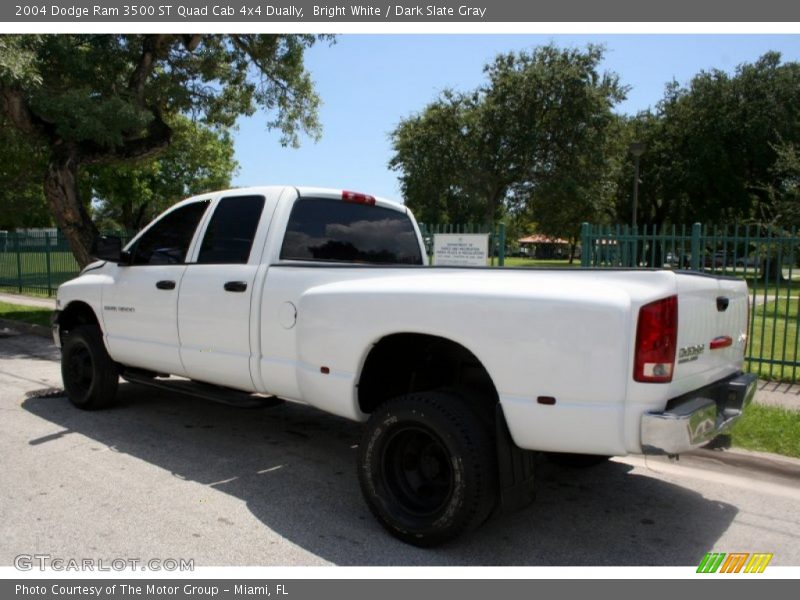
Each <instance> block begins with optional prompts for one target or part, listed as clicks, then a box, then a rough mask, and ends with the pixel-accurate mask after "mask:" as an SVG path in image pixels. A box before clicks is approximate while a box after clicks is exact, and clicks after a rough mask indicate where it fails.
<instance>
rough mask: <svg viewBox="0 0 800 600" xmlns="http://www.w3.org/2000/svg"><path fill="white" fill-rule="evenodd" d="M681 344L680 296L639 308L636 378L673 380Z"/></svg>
mask: <svg viewBox="0 0 800 600" xmlns="http://www.w3.org/2000/svg"><path fill="white" fill-rule="evenodd" d="M677 345H678V297H677V296H670V297H669V298H664V299H663V300H658V301H656V302H651V303H650V304H645V305H644V306H643V307H642V308H640V309H639V323H638V325H637V327H636V349H635V354H634V362H633V379H634V380H635V381H640V382H642V383H669V382H670V381H672V371H673V370H674V368H675V352H676V350H677Z"/></svg>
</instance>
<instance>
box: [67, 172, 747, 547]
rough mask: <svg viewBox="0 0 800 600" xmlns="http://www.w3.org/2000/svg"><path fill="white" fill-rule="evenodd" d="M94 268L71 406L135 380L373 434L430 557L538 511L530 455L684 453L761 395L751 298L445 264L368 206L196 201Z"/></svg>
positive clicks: (412, 535) (72, 354)
mask: <svg viewBox="0 0 800 600" xmlns="http://www.w3.org/2000/svg"><path fill="white" fill-rule="evenodd" d="M95 255H96V256H97V258H99V259H101V260H100V261H99V262H95V263H93V264H91V265H89V266H88V267H87V268H85V269H84V270H83V272H82V273H81V274H80V275H79V276H78V277H77V278H75V279H73V280H72V281H69V282H67V283H65V284H64V285H62V286H61V287H60V288H59V290H58V298H57V309H58V310H57V312H56V315H55V317H54V337H55V340H56V343H57V344H59V345H61V347H62V374H63V378H64V387H65V389H66V392H67V394H68V396H69V398H70V400H71V401H72V402H73V403H74V404H75V405H77V406H79V407H81V408H87V409H89V408H101V407H104V406H107V405H109V404H110V403H111V402H112V401H113V400H114V396H115V393H116V390H117V382H118V378H119V376H122V377H123V378H125V379H127V380H129V381H133V382H137V383H145V384H150V385H155V386H159V387H168V388H170V389H176V390H180V391H183V392H189V393H193V394H195V395H199V396H205V397H212V398H215V399H220V398H223V399H225V400H228V401H231V402H244V401H249V402H253V401H254V399H259V398H261V399H262V400H264V401H265V402H268V401H269V400H268V399H269V398H270V397H272V398H273V400H274V399H277V398H280V399H286V400H290V401H292V402H300V403H304V404H309V405H311V406H314V407H317V408H319V409H321V410H324V411H326V412H329V413H333V414H335V415H339V416H342V417H344V418H346V419H352V420H354V421H362V422H366V426H365V428H364V434H363V439H362V442H361V444H360V447H359V456H358V476H359V481H360V484H361V489H362V491H363V494H364V497H365V499H366V502H367V504H368V505H369V508H370V509H371V510H372V512H373V513H374V515H375V516H376V517H377V519H378V520H379V521H380V522H381V524H382V525H383V526H384V527H386V529H388V530H389V531H390V532H391V533H392V534H393V535H395V536H397V537H398V538H400V539H402V540H404V541H406V542H409V543H412V544H416V545H420V546H430V545H434V544H437V543H441V542H444V541H446V540H448V539H451V538H453V537H455V536H456V535H458V534H460V533H461V532H463V531H465V530H469V529H470V528H472V527H475V526H477V525H479V524H480V523H482V522H483V521H485V520H486V519H487V518H488V516H489V515H490V514H491V513H492V512H493V511H494V510H495V509H496V508H498V507H507V506H512V505H521V504H524V503H525V502H527V501H528V500H530V498H531V497H532V495H531V492H532V484H533V467H534V462H535V461H534V460H533V459H532V456H534V452H530V451H540V452H548V453H558V454H556V456H560V457H562V458H565V457H566V458H568V459H570V458H571V459H572V460H573V461H583V462H592V461H598V460H601V459H603V458H607V457H609V456H614V455H625V454H628V453H645V454H647V453H658V454H678V453H680V452H684V451H687V450H690V449H692V448H695V447H697V446H699V445H701V444H704V443H706V442H707V441H709V440H710V439H711V438H713V437H714V436H715V435H717V434H718V433H719V432H720V431H722V430H724V429H725V428H727V427H728V426H729V424H730V423H731V422H733V421H734V420H735V419H736V418H737V417H738V416H739V415H741V413H742V411H743V410H744V408H745V406H746V405H747V404H748V403H749V402H750V400H751V399H752V397H753V394H754V390H755V378H754V377H753V376H751V375H745V374H743V373H742V372H741V366H742V360H743V354H744V346H745V342H746V331H747V311H748V305H747V287H746V284H745V283H744V282H741V281H737V280H732V279H725V278H716V277H709V276H705V275H700V274H692V273H682V272H673V271H670V270H656V269H654V270H611V269H609V270H579V269H575V270H571V269H561V270H559V269H552V270H550V269H545V270H535V269H490V268H485V269H484V268H446V267H444V268H442V267H427V266H424V265H425V262H426V261H425V248H424V245H423V241H422V238H421V236H420V232H419V228H418V227H417V224H416V222H415V221H414V218H413V216H412V215H411V213H410V212H409V211H408V210H407V209H406V208H405V207H404V206H402V205H399V204H395V203H392V202H388V201H385V200H382V199H378V198H374V197H372V196H368V195H364V194H357V193H352V192H342V191H332V190H325V189H315V188H295V187H263V188H248V189H238V190H228V191H224V192H217V193H211V194H206V195H202V196H197V197H194V198H190V199H188V200H185V201H183V202H180V203H179V204H177V205H175V206H174V207H172V208H171V209H169V210H168V211H166V212H165V213H164V214H163V215H161V216H160V217H158V218H157V219H156V220H155V221H153V222H152V223H151V224H150V225H149V226H147V227H146V228H145V229H144V230H143V231H142V232H140V233H139V234H138V235H137V236H136V237H135V238H134V239H133V240H132V241H131V242H130V243H129V244H128V245H127V246H126V247H125V249H124V250H122V249H121V246H120V242H119V240H118V239H113V238H101V239H100V240H99V243H98V246H97V247H96V253H95Z"/></svg>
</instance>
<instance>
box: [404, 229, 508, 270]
mask: <svg viewBox="0 0 800 600" xmlns="http://www.w3.org/2000/svg"><path fill="white" fill-rule="evenodd" d="M419 230H420V233H421V234H422V239H423V241H424V242H425V249H426V250H427V252H428V262H429V263H430V262H431V261H432V259H433V236H434V235H436V234H437V233H464V234H470V233H487V234H489V264H491V265H492V266H494V265H495V263H497V266H498V267H502V266H504V265H505V259H506V225H505V223H497V224H495V225H479V224H476V223H462V224H453V223H434V224H431V223H420V224H419Z"/></svg>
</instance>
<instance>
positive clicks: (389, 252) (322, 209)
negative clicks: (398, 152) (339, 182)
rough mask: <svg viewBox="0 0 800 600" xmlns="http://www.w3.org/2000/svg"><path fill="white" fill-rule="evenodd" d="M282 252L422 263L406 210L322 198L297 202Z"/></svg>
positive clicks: (285, 255) (324, 257) (292, 256)
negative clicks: (404, 211)
mask: <svg viewBox="0 0 800 600" xmlns="http://www.w3.org/2000/svg"><path fill="white" fill-rule="evenodd" d="M281 258H282V259H290V260H316V261H336V262H356V263H373V264H405V265H421V264H422V255H421V254H420V249H419V242H418V241H417V234H416V233H415V231H414V226H413V225H412V223H411V219H409V217H408V215H406V214H405V213H403V212H400V211H397V210H392V209H389V208H383V207H381V206H369V205H366V204H354V203H351V202H344V201H341V200H330V199H323V198H300V199H299V200H297V201H296V202H295V204H294V207H292V214H291V215H290V216H289V224H288V225H287V227H286V236H285V237H284V238H283V246H282V247H281Z"/></svg>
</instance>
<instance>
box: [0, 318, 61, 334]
mask: <svg viewBox="0 0 800 600" xmlns="http://www.w3.org/2000/svg"><path fill="white" fill-rule="evenodd" d="M4 330H8V331H15V332H17V333H21V334H27V335H38V336H40V337H46V338H49V337H51V336H52V335H53V334H52V333H51V332H50V328H49V327H45V326H44V325H36V324H34V323H24V322H22V321H14V320H12V319H0V331H4Z"/></svg>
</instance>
